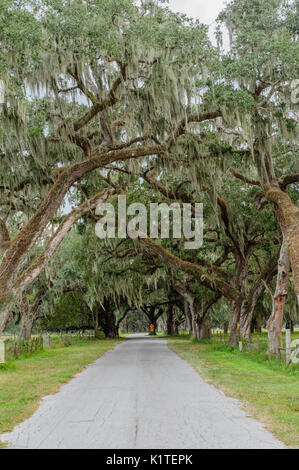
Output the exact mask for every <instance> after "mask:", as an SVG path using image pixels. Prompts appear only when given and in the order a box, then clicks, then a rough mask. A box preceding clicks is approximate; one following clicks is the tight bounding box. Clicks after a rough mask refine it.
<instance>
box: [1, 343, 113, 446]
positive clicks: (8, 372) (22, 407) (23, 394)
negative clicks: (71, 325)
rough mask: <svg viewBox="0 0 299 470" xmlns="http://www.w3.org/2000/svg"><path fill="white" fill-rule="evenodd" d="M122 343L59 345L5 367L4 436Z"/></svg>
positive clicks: (2, 408) (2, 375)
mask: <svg viewBox="0 0 299 470" xmlns="http://www.w3.org/2000/svg"><path fill="white" fill-rule="evenodd" d="M120 341H121V340H92V341H90V340H79V339H78V340H76V341H75V344H73V345H71V346H67V347H61V346H60V347H59V344H56V345H55V348H53V349H47V350H44V351H41V352H37V353H35V354H33V355H31V356H30V357H26V356H23V357H21V358H19V359H18V360H15V361H10V362H8V363H7V364H4V365H1V367H0V434H1V433H3V432H8V431H11V430H12V429H13V428H14V426H15V425H17V424H18V423H20V422H22V421H24V420H25V419H27V418H28V417H30V416H31V415H32V413H33V412H34V411H35V410H36V408H37V407H38V404H39V401H40V399H41V398H42V397H43V396H45V395H49V394H52V393H56V392H58V390H59V388H60V386H61V385H62V384H64V383H66V382H68V381H69V380H70V379H71V378H72V377H73V376H74V375H75V374H77V373H78V372H80V371H82V370H83V368H84V367H85V366H86V365H88V364H90V363H91V362H93V361H95V360H96V359H97V358H99V357H100V356H102V354H104V353H105V352H106V351H108V350H109V349H112V348H114V347H115V346H116V345H117V344H119V342H120ZM1 446H2V447H4V446H5V445H4V443H2V444H1V442H0V447H1Z"/></svg>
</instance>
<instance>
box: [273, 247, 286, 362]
mask: <svg viewBox="0 0 299 470" xmlns="http://www.w3.org/2000/svg"><path fill="white" fill-rule="evenodd" d="M289 271H290V264H289V257H288V249H287V244H286V242H285V240H284V241H283V243H282V246H281V250H280V257H279V261H278V273H277V281H276V289H275V294H274V297H273V303H272V314H271V316H270V318H269V320H268V323H267V329H268V352H269V354H270V355H272V354H275V355H277V354H278V353H279V348H282V334H281V330H282V322H283V314H284V306H285V302H286V298H287V295H288V284H289Z"/></svg>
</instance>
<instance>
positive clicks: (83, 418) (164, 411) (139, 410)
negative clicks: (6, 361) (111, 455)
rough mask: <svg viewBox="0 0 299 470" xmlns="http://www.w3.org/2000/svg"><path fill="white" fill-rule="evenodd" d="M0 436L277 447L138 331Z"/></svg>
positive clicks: (64, 443) (95, 444)
mask: <svg viewBox="0 0 299 470" xmlns="http://www.w3.org/2000/svg"><path fill="white" fill-rule="evenodd" d="M0 438H1V440H6V441H8V442H9V448H29V449H38V448H55V449H57V448H59V449H60V448H61V449H65V448H68V449H70V448H71V449H74V448H81V449H82V448H83V449H84V448H85V449H88V448H92V449H94V448H98V449H99V448H104V449H116V448H119V449H121V448H122V449H135V448H137V449H138V448H139V449H140V448H145V449H146V448H147V449H149V448H160V449H163V448H164V449H167V448H173V449H183V448H189V449H205V448H208V449H214V448H229V449H232V448H282V447H284V446H283V445H282V444H281V443H280V442H279V441H277V440H276V439H274V437H273V436H272V435H271V434H270V433H268V432H267V431H266V430H265V429H264V427H263V425H262V424H261V423H259V422H257V421H255V420H253V419H251V418H248V417H246V415H245V413H244V412H243V411H242V410H241V409H240V407H239V406H238V403H237V402H236V401H235V400H232V399H230V398H227V397H226V396H225V395H224V394H223V393H222V392H220V391H219V390H216V389H215V388H214V387H212V386H211V385H208V384H207V383H206V382H205V381H203V380H202V379H201V377H200V376H199V375H198V374H197V373H196V372H195V371H194V370H193V369H192V367H190V366H189V365H188V364H187V363H186V362H185V361H183V360H182V359H181V358H179V357H178V356H177V355H176V354H175V353H173V352H172V351H170V350H169V349H168V347H167V344H166V341H165V340H162V339H157V338H150V337H145V336H144V335H134V336H133V337H132V338H130V340H129V341H127V342H125V343H123V344H121V345H118V346H117V347H116V348H115V349H114V350H113V351H109V352H107V353H105V354H104V356H102V357H101V358H100V359H98V360H97V361H96V362H95V363H93V364H92V365H90V366H89V367H88V368H87V369H86V370H85V371H83V372H82V373H80V374H78V375H77V376H76V377H75V378H74V379H73V380H72V381H71V382H69V383H68V384H66V385H64V386H63V387H62V388H61V389H60V392H59V393H57V394H56V395H51V396H48V397H45V398H44V399H43V400H42V402H41V405H40V407H39V409H38V410H37V411H36V412H35V413H34V415H33V416H32V417H31V418H29V419H28V420H26V421H25V422H24V423H22V424H21V425H19V426H17V427H16V428H15V429H14V431H13V432H12V433H9V434H4V435H2V436H0Z"/></svg>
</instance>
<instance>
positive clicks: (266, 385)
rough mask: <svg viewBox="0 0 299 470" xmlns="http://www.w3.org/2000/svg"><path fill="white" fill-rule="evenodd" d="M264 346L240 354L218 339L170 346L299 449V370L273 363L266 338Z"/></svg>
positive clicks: (178, 340) (175, 340)
mask: <svg viewBox="0 0 299 470" xmlns="http://www.w3.org/2000/svg"><path fill="white" fill-rule="evenodd" d="M296 337H298V334H295V335H292V339H295V338H296ZM255 341H256V338H255ZM260 343H261V352H257V351H249V352H247V351H244V352H239V351H237V350H230V348H228V347H226V346H224V344H220V343H219V341H216V340H212V341H205V342H202V343H201V342H194V341H190V340H189V339H186V338H184V337H183V338H178V337H176V338H173V339H169V340H168V344H169V347H170V348H171V349H172V350H173V351H175V352H176V353H177V354H179V355H180V356H181V357H182V358H183V359H185V360H186V361H188V362H189V363H190V364H191V365H192V366H193V367H194V369H195V370H196V371H197V372H198V373H199V374H200V375H201V376H202V377H203V378H205V379H206V380H207V381H208V382H209V383H212V384H213V385H215V386H216V387H217V388H219V389H221V390H223V391H224V392H225V393H226V394H227V395H228V396H231V397H234V398H237V399H239V400H240V401H241V402H242V403H243V404H244V405H245V408H246V410H247V411H248V412H249V413H251V414H252V416H253V417H254V418H256V419H259V420H261V421H262V422H264V423H265V425H266V427H267V429H268V430H270V431H271V432H273V434H274V435H275V436H276V437H277V438H278V439H280V440H281V441H283V442H284V443H285V444H286V445H287V446H290V447H293V448H299V368H298V367H297V366H294V365H292V366H289V367H287V366H285V365H284V364H283V363H281V364H279V363H277V362H275V361H269V360H268V359H267V357H266V355H265V354H264V352H263V344H264V343H265V344H266V339H265V337H264V335H262V337H261V338H260Z"/></svg>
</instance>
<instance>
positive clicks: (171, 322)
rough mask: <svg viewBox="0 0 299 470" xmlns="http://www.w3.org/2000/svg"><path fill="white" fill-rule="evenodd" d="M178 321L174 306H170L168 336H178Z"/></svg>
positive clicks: (168, 311) (168, 310)
mask: <svg viewBox="0 0 299 470" xmlns="http://www.w3.org/2000/svg"><path fill="white" fill-rule="evenodd" d="M176 330H177V328H176V321H175V312H174V306H173V304H169V306H168V309H167V334H168V335H170V336H172V335H175V334H176Z"/></svg>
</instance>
